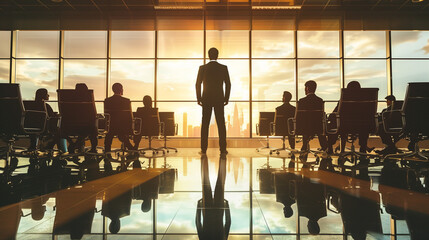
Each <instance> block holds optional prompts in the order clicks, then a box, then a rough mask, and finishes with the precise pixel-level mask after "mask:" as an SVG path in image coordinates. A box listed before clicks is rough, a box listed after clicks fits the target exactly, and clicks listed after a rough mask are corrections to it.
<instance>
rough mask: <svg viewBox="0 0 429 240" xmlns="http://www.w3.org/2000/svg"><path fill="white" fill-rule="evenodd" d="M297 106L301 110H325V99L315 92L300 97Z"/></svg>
mask: <svg viewBox="0 0 429 240" xmlns="http://www.w3.org/2000/svg"><path fill="white" fill-rule="evenodd" d="M297 106H298V108H299V110H324V103H323V99H321V98H320V97H318V96H316V94H314V93H310V94H308V95H307V96H305V97H303V98H301V99H299V101H298V105H297Z"/></svg>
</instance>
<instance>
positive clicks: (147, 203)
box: [141, 198, 152, 213]
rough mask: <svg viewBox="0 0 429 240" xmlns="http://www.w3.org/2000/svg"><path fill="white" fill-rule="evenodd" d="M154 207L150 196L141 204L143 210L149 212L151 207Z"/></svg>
mask: <svg viewBox="0 0 429 240" xmlns="http://www.w3.org/2000/svg"><path fill="white" fill-rule="evenodd" d="M151 208H152V201H151V200H150V198H147V199H144V200H143V202H142V205H141V210H142V212H145V213H146V212H149V211H150V209H151Z"/></svg>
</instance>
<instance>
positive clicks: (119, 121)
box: [104, 95, 132, 134]
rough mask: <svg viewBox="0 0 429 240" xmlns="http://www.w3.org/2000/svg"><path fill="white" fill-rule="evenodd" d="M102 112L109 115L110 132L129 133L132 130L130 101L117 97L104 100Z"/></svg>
mask: <svg viewBox="0 0 429 240" xmlns="http://www.w3.org/2000/svg"><path fill="white" fill-rule="evenodd" d="M104 112H105V113H108V114H110V131H113V132H114V133H117V134H120V133H121V134H122V133H123V134H125V133H129V132H130V131H131V129H132V112H131V101H130V99H128V98H124V97H122V96H119V95H113V96H111V97H109V98H106V99H105V100H104Z"/></svg>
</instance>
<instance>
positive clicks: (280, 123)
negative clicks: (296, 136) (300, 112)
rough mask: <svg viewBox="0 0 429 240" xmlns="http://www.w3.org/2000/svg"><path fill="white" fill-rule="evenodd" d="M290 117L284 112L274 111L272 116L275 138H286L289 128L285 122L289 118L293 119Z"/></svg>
mask: <svg viewBox="0 0 429 240" xmlns="http://www.w3.org/2000/svg"><path fill="white" fill-rule="evenodd" d="M294 114H295V113H293V114H292V115H287V114H286V113H285V112H282V111H276V113H275V115H274V123H275V131H274V135H275V136H288V135H289V127H288V124H287V121H288V119H289V118H293V115H294Z"/></svg>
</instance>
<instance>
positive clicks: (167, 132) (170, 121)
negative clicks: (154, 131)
mask: <svg viewBox="0 0 429 240" xmlns="http://www.w3.org/2000/svg"><path fill="white" fill-rule="evenodd" d="M159 120H160V121H161V122H162V123H164V136H174V135H176V126H175V122H174V112H160V113H159Z"/></svg>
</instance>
